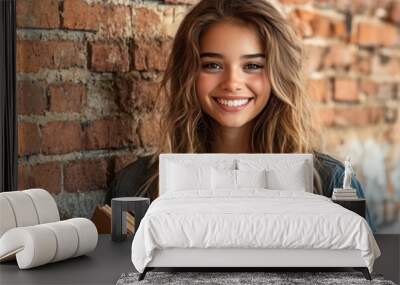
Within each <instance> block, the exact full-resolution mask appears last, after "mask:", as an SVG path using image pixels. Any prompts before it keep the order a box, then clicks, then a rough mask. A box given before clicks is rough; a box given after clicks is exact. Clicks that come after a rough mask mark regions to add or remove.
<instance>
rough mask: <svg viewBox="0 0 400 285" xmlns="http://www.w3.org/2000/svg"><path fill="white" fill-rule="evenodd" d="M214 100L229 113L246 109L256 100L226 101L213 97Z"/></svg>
mask: <svg viewBox="0 0 400 285" xmlns="http://www.w3.org/2000/svg"><path fill="white" fill-rule="evenodd" d="M213 99H214V101H215V102H216V103H217V105H218V106H219V107H220V108H221V109H222V110H224V111H227V112H236V111H240V110H242V109H244V108H246V106H248V105H249V103H250V102H251V101H252V100H253V99H254V98H244V99H235V100H225V99H221V98H216V97H213Z"/></svg>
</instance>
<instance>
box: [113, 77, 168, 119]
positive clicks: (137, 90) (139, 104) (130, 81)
mask: <svg viewBox="0 0 400 285" xmlns="http://www.w3.org/2000/svg"><path fill="white" fill-rule="evenodd" d="M116 86H117V90H118V92H117V96H116V97H117V103H118V105H119V107H120V108H121V110H122V111H124V112H126V113H134V112H137V111H140V110H142V111H147V112H150V111H153V110H155V109H157V110H160V108H161V106H162V104H163V101H162V98H163V97H158V94H157V91H158V90H157V89H158V87H159V84H157V83H156V82H151V81H146V80H138V79H135V78H130V77H128V78H127V77H119V78H118V79H117V80H116ZM158 99H159V100H158Z"/></svg>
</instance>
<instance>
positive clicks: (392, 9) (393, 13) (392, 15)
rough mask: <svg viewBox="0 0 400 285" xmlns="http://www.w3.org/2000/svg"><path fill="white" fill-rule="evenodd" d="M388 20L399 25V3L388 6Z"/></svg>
mask: <svg viewBox="0 0 400 285" xmlns="http://www.w3.org/2000/svg"><path fill="white" fill-rule="evenodd" d="M388 18H389V20H390V21H391V22H393V23H395V24H400V2H397V1H391V2H390V4H389V6H388Z"/></svg>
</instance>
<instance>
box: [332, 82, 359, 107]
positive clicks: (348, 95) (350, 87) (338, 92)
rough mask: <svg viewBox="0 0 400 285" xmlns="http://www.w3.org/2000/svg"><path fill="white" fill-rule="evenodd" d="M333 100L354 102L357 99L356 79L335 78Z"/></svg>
mask: <svg viewBox="0 0 400 285" xmlns="http://www.w3.org/2000/svg"><path fill="white" fill-rule="evenodd" d="M333 99H334V100H335V101H345V102H356V101H358V100H359V96H358V84H357V81H356V80H354V79H350V78H336V79H335V83H334V95H333Z"/></svg>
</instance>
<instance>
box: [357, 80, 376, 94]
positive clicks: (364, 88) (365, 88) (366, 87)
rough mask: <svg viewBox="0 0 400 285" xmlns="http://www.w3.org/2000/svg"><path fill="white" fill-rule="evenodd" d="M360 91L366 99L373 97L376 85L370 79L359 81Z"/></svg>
mask: <svg viewBox="0 0 400 285" xmlns="http://www.w3.org/2000/svg"><path fill="white" fill-rule="evenodd" d="M360 91H361V92H363V93H364V94H366V95H367V96H368V97H371V96H375V95H376V93H377V92H378V84H377V83H376V82H375V81H373V80H370V79H365V80H361V82H360Z"/></svg>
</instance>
